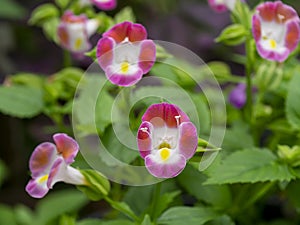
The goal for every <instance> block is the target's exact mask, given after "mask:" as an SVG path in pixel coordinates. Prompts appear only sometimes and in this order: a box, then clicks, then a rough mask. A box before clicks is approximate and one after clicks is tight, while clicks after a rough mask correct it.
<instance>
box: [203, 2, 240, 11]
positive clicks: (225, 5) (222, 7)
mask: <svg viewBox="0 0 300 225" xmlns="http://www.w3.org/2000/svg"><path fill="white" fill-rule="evenodd" d="M236 1H237V0H208V4H209V6H210V7H211V8H212V9H213V10H215V11H216V12H225V11H227V10H228V9H229V10H230V11H233V10H234V7H235V3H236ZM242 1H243V0H242Z"/></svg>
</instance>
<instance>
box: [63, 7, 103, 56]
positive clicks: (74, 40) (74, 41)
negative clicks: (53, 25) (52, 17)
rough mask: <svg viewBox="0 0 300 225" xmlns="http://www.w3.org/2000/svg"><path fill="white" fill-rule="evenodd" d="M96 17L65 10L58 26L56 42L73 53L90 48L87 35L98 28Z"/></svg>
mask: <svg viewBox="0 0 300 225" xmlns="http://www.w3.org/2000/svg"><path fill="white" fill-rule="evenodd" d="M98 25H99V23H98V21H97V20H96V19H91V20H89V19H87V17H86V16H85V15H79V16H76V15H74V14H73V12H71V11H66V12H65V13H64V15H63V16H62V18H61V22H60V24H59V26H58V30H57V35H58V42H59V44H61V46H62V47H63V48H65V49H67V50H69V51H71V52H73V53H83V52H86V51H87V50H89V49H90V48H91V44H90V42H89V37H90V36H91V35H92V34H94V33H95V32H96V30H97V28H98Z"/></svg>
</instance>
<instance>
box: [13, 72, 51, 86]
mask: <svg viewBox="0 0 300 225" xmlns="http://www.w3.org/2000/svg"><path fill="white" fill-rule="evenodd" d="M44 81H45V79H44V78H43V77H41V76H40V75H39V74H33V73H18V74H14V75H13V76H11V77H9V82H11V83H12V84H14V85H15V84H18V85H26V86H29V87H34V88H39V89H42V88H43V84H44Z"/></svg>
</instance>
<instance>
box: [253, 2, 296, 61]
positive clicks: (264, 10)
mask: <svg viewBox="0 0 300 225" xmlns="http://www.w3.org/2000/svg"><path fill="white" fill-rule="evenodd" d="M299 22H300V20H299V17H298V15H297V12H296V11H295V10H294V9H293V8H292V7H290V6H288V5H286V4H283V3H282V2H280V1H277V2H265V3H262V4H260V5H259V6H258V7H257V8H256V13H255V14H254V15H253V18H252V33H253V36H254V39H255V41H256V48H257V51H258V53H259V54H260V56H261V57H262V58H264V59H268V60H272V61H278V62H283V61H284V60H286V59H287V57H288V56H289V54H290V53H291V52H292V51H293V50H294V49H295V48H296V47H297V45H298V43H299V39H300V28H299Z"/></svg>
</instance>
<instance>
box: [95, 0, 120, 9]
mask: <svg viewBox="0 0 300 225" xmlns="http://www.w3.org/2000/svg"><path fill="white" fill-rule="evenodd" d="M92 2H93V4H94V5H95V6H97V7H98V8H99V9H102V10H113V9H114V8H116V6H117V1H116V0H110V1H105V2H103V1H101V0H100V1H99V0H92Z"/></svg>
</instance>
